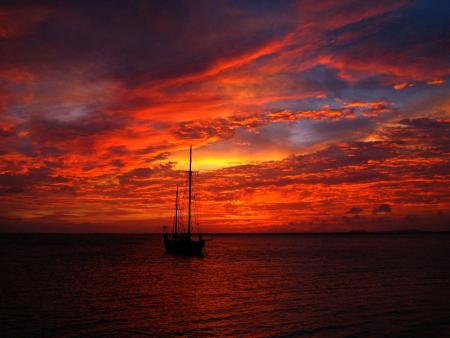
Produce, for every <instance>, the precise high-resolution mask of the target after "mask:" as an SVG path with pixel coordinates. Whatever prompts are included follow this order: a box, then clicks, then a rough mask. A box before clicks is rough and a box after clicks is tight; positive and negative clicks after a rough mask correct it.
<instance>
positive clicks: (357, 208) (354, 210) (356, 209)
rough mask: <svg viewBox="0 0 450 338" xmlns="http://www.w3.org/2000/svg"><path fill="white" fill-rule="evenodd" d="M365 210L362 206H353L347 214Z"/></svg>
mask: <svg viewBox="0 0 450 338" xmlns="http://www.w3.org/2000/svg"><path fill="white" fill-rule="evenodd" d="M362 212H363V209H362V208H360V207H351V208H350V209H349V210H348V211H347V214H360V213H362Z"/></svg>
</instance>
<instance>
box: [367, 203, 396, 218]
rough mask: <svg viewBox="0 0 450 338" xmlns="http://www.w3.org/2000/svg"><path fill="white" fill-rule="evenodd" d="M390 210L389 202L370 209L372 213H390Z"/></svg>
mask: <svg viewBox="0 0 450 338" xmlns="http://www.w3.org/2000/svg"><path fill="white" fill-rule="evenodd" d="M390 212H392V209H391V206H390V205H389V204H380V205H379V206H376V207H375V208H373V210H372V213H373V214H374V215H376V214H379V213H390Z"/></svg>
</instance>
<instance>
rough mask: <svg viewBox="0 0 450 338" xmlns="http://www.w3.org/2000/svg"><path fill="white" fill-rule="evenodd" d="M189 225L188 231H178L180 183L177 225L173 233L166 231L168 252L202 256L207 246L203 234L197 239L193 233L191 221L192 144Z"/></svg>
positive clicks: (176, 209)
mask: <svg viewBox="0 0 450 338" xmlns="http://www.w3.org/2000/svg"><path fill="white" fill-rule="evenodd" d="M188 181H189V189H188V198H189V202H188V226H187V229H188V230H187V232H186V233H179V232H178V185H177V192H176V199H175V225H174V229H173V233H172V234H168V233H167V232H165V233H164V247H165V249H166V252H167V253H170V254H174V255H185V256H201V255H202V254H203V248H204V247H205V241H204V240H203V239H202V235H200V234H199V235H198V237H197V238H196V239H195V238H193V236H192V234H191V222H192V216H191V215H192V213H191V205H192V146H190V147H189V172H188Z"/></svg>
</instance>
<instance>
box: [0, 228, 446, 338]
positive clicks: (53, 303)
mask: <svg viewBox="0 0 450 338" xmlns="http://www.w3.org/2000/svg"><path fill="white" fill-rule="evenodd" d="M162 248H163V243H162V237H161V236H155V235H5V234H3V235H0V254H1V255H0V269H1V272H0V274H1V277H0V336H1V337H165V336H200V337H201V336H233V337H242V336H252V337H445V336H447V337H448V336H450V236H449V235H430V234H428V235H424V234H423V235H345V236H343V235H339V236H336V235H335V236H332V235H327V236H301V235H290V236H286V235H279V236H272V235H270V236H269V235H251V236H237V235H233V236H223V235H222V236H214V239H213V240H212V241H211V242H208V243H207V247H206V255H205V256H204V257H201V258H188V257H176V256H170V255H167V254H165V253H164V251H163V249H162Z"/></svg>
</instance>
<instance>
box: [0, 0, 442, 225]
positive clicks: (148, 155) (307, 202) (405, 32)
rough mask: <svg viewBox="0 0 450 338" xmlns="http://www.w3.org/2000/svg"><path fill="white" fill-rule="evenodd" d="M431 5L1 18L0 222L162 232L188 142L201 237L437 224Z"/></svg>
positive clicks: (435, 31) (46, 13)
mask: <svg viewBox="0 0 450 338" xmlns="http://www.w3.org/2000/svg"><path fill="white" fill-rule="evenodd" d="M447 7H448V5H447V4H444V2H442V3H433V4H430V3H427V2H425V1H417V2H410V1H400V2H395V3H393V2H392V1H378V2H376V3H371V2H366V3H360V2H358V3H357V2H355V1H352V0H345V1H340V2H335V1H324V2H320V3H317V1H309V0H302V1H295V2H291V1H283V2H264V3H261V2H260V1H255V2H253V1H250V2H228V1H224V2H221V3H220V4H210V3H208V2H175V3H174V2H164V3H157V2H152V3H130V4H127V5H120V6H119V5H118V4H111V5H110V6H107V7H105V6H103V5H102V4H97V3H93V2H90V3H78V2H77V3H75V2H73V3H53V4H51V5H49V6H34V5H29V4H26V3H24V4H21V5H11V6H10V5H8V6H6V5H2V6H0V18H1V20H0V22H1V23H0V39H1V40H2V43H1V45H0V64H1V66H0V111H1V114H0V191H1V192H2V194H3V195H2V196H3V198H2V199H1V200H0V208H1V211H2V213H4V214H5V215H6V216H5V217H9V218H10V219H14V218H17V217H21V218H25V219H26V220H27V221H28V220H30V222H31V221H32V220H39V222H47V223H48V222H50V223H51V221H52V220H53V221H54V222H61V224H63V223H64V224H65V223H67V224H74V223H77V222H78V223H80V224H85V225H83V227H85V226H87V225H86V224H89V223H93V222H94V223H95V222H98V223H99V224H100V223H102V222H112V223H114V222H119V223H120V222H124V223H120V224H128V225H129V224H130V223H127V222H133V221H136V222H138V221H139V222H143V223H142V224H144V222H146V221H148V222H149V224H150V223H151V224H157V223H158V224H159V223H162V222H165V221H167V220H169V218H170V217H171V210H172V204H173V190H174V189H173V188H174V184H175V183H176V182H182V181H183V171H182V167H183V166H184V164H185V161H186V154H187V152H186V151H187V149H188V146H189V145H190V144H192V145H193V146H194V154H195V161H194V163H195V166H196V170H200V171H201V172H200V175H199V176H198V177H196V187H198V190H199V192H198V197H199V199H198V200H199V201H203V203H204V209H203V210H204V211H203V215H202V216H203V217H204V218H206V219H207V220H208V222H210V223H211V224H214V226H213V228H214V227H215V229H218V228H221V229H234V228H233V227H236V229H258V227H260V229H263V228H264V229H273V228H274V227H277V226H285V227H287V228H289V229H291V230H292V229H313V230H314V229H315V230H317V229H319V230H320V229H336V228H338V229H339V227H340V229H343V228H345V229H347V228H348V227H353V226H355V225H358V226H359V225H360V224H359V223H358V222H357V221H361V217H360V214H362V213H363V212H362V210H369V211H370V210H372V209H373V206H374V205H375V206H376V205H378V206H379V205H385V204H386V203H389V205H391V204H392V205H395V215H391V214H390V215H389V217H390V219H391V220H393V219H394V218H396V217H398V219H396V220H397V221H398V222H399V223H398V224H404V222H403V221H399V220H404V216H405V215H407V214H413V213H414V214H417V215H420V217H421V220H422V219H423V220H424V221H423V222H424V223H420V224H422V225H423V224H425V220H426V219H434V218H433V217H435V216H432V215H435V214H436V212H437V210H447V209H448V208H449V201H448V192H447V191H446V189H445V187H446V186H447V185H448V175H449V162H448V158H449V156H448V154H449V151H450V149H449V144H450V140H449V135H450V130H449V128H450V127H449V119H448V114H449V110H448V100H446V99H445V98H446V97H447V96H448V95H447V96H446V94H447V91H448V87H449V82H448V76H449V73H448V69H449V60H448V54H449V53H448V46H447V45H448V44H446V41H447V40H448V39H447V37H448V32H449V29H448V22H450V21H449V17H448V15H449V14H448V13H450V11H448V10H447V9H448V8H447ZM118 12H120V15H117V13H118ZM230 22H231V23H233V24H232V25H230ZM396 89H397V90H396ZM25 197H26V198H27V199H26V201H27V204H25V203H24V200H25V199H24V198H25ZM38 200H39V201H38ZM351 206H354V207H351ZM349 208H350V209H349ZM358 208H360V209H361V210H359V209H358ZM380 212H381V213H383V212H382V211H381V210H380V211H377V212H376V213H375V214H367V213H364V215H365V219H364V224H367V225H364V227H368V228H370V227H372V228H374V229H375V228H383V229H384V226H385V225H386V222H388V220H386V219H384V218H386V217H384V218H383V217H380V215H379V214H380ZM366 214H367V215H366ZM384 214H386V212H384ZM342 215H345V216H344V218H342ZM357 216H358V217H357ZM384 216H386V215H384ZM116 218H117V219H116ZM383 219H384V220H383ZM383 222H384V223H383ZM219 223H220V224H219ZM441 223H442V222H441ZM441 223H439V224H441ZM42 224H43V223H42ZM102 224H103V223H102ZM115 224H116V223H115ZM117 224H118V223H117ZM117 224H116V225H117ZM41 226H42V225H41ZM117 226H118V227H119V225H117ZM122 226H123V225H120V227H122ZM402 226H403V225H402ZM405 226H406V225H405ZM83 229H84V228H83Z"/></svg>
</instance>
